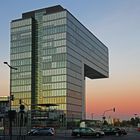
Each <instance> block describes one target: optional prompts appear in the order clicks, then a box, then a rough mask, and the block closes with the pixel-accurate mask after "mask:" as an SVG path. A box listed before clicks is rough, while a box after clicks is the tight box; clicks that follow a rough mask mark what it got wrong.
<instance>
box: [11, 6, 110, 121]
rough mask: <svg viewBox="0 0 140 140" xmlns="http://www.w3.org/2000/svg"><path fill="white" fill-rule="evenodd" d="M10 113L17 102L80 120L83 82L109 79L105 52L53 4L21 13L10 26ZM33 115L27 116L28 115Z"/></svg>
mask: <svg viewBox="0 0 140 140" xmlns="http://www.w3.org/2000/svg"><path fill="white" fill-rule="evenodd" d="M10 56H11V65H12V66H13V67H17V68H18V70H16V71H14V70H13V71H12V76H11V78H12V80H11V81H12V82H11V85H12V94H13V95H14V101H13V103H12V108H13V109H17V110H18V109H19V99H22V100H23V102H24V103H25V105H26V106H27V107H28V109H29V110H33V109H35V108H36V105H38V104H50V105H51V104H52V105H54V104H55V105H57V106H50V109H55V110H61V111H63V112H64V114H65V117H66V119H67V121H69V120H72V119H84V118H85V115H86V114H85V77H88V78H91V79H97V78H107V77H108V73H109V72H108V69H109V68H108V67H109V66H108V48H107V47H106V46H105V45H104V44H103V43H102V42H101V41H100V40H99V39H97V37H95V36H94V35H93V34H92V33H91V32H90V31H89V30H88V29H87V28H86V27H85V26H84V25H82V24H81V23H80V22H79V21H78V20H77V19H76V18H75V17H74V16H73V15H72V14H71V13H70V12H69V11H67V10H66V9H64V8H63V7H61V6H59V5H57V6H54V7H49V8H44V9H39V10H35V11H31V12H27V13H23V14H22V18H21V19H16V20H12V22H11V54H10ZM31 115H32V114H31Z"/></svg>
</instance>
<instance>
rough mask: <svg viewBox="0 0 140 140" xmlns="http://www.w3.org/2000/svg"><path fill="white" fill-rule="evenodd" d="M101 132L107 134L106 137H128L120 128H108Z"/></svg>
mask: <svg viewBox="0 0 140 140" xmlns="http://www.w3.org/2000/svg"><path fill="white" fill-rule="evenodd" d="M101 130H102V131H103V132H104V133H105V135H116V136H120V135H127V132H126V130H125V129H122V128H118V127H107V128H102V129H101Z"/></svg>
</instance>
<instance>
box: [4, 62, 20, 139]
mask: <svg viewBox="0 0 140 140" xmlns="http://www.w3.org/2000/svg"><path fill="white" fill-rule="evenodd" d="M3 63H4V64H5V65H7V66H8V67H9V68H10V98H9V107H10V108H9V110H10V115H11V100H13V95H12V90H11V89H12V88H11V86H12V77H11V73H12V69H13V70H18V69H17V68H16V67H12V66H11V65H9V64H8V62H3ZM9 136H10V140H12V119H11V117H9Z"/></svg>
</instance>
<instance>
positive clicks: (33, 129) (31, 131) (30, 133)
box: [27, 128, 39, 135]
mask: <svg viewBox="0 0 140 140" xmlns="http://www.w3.org/2000/svg"><path fill="white" fill-rule="evenodd" d="M37 129H39V128H32V129H31V130H30V131H29V132H28V133H27V135H32V133H33V132H34V131H35V130H37Z"/></svg>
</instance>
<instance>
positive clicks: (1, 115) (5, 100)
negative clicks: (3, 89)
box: [0, 96, 9, 134]
mask: <svg viewBox="0 0 140 140" xmlns="http://www.w3.org/2000/svg"><path fill="white" fill-rule="evenodd" d="M8 110H9V97H8V96H0V134H3V131H4V123H5V116H6V112H8Z"/></svg>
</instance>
